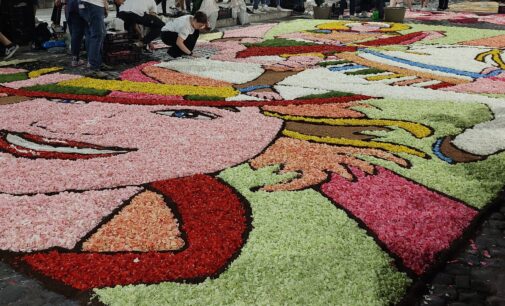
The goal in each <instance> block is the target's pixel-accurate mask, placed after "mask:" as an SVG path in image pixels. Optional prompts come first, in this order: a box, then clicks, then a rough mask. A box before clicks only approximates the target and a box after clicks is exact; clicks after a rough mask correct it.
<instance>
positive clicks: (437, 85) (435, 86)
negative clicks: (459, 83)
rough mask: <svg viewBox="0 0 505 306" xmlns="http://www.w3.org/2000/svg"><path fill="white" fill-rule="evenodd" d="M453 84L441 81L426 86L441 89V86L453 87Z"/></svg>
mask: <svg viewBox="0 0 505 306" xmlns="http://www.w3.org/2000/svg"><path fill="white" fill-rule="evenodd" d="M451 86H454V84H451V83H446V82H440V83H438V84H435V85H430V86H426V87H425V88H430V89H440V88H445V87H451Z"/></svg>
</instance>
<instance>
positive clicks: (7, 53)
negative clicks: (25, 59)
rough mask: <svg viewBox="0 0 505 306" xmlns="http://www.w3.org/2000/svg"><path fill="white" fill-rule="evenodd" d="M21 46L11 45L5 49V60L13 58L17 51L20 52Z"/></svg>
mask: <svg viewBox="0 0 505 306" xmlns="http://www.w3.org/2000/svg"><path fill="white" fill-rule="evenodd" d="M18 49H19V46H18V45H14V44H11V45H10V46H9V47H7V48H5V56H4V60H6V59H9V58H11V57H12V56H13V55H14V53H16V51H18Z"/></svg>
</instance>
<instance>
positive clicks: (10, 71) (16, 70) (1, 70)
mask: <svg viewBox="0 0 505 306" xmlns="http://www.w3.org/2000/svg"><path fill="white" fill-rule="evenodd" d="M20 72H26V70H25V69H20V68H0V74H13V73H20Z"/></svg>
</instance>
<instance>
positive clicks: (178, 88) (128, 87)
mask: <svg viewBox="0 0 505 306" xmlns="http://www.w3.org/2000/svg"><path fill="white" fill-rule="evenodd" d="M58 84H59V85H62V86H74V87H82V88H94V89H103V90H114V91H123V92H134V93H146V94H157V95H166V96H172V95H174V96H185V95H199V96H214V97H222V98H229V97H234V96H236V95H238V94H239V92H238V91H237V90H235V89H234V88H233V87H231V86H230V87H214V86H193V85H168V84H157V83H144V82H132V81H118V80H99V79H92V78H81V79H76V80H68V81H63V82H60V83H58Z"/></svg>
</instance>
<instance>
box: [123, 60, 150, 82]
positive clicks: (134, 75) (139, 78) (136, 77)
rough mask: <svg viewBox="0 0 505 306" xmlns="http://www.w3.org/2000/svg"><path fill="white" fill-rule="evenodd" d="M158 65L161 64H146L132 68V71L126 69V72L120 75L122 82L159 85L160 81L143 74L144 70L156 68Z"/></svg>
mask: <svg viewBox="0 0 505 306" xmlns="http://www.w3.org/2000/svg"><path fill="white" fill-rule="evenodd" d="M156 64H159V62H154V61H152V62H147V63H144V64H142V65H138V66H136V67H134V68H131V69H126V70H125V71H123V72H121V74H120V75H119V78H120V79H121V80H125V81H132V82H148V83H159V82H158V81H156V80H154V79H151V78H150V77H148V76H147V75H145V74H144V73H143V72H142V69H144V68H145V67H149V66H154V65H156Z"/></svg>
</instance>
